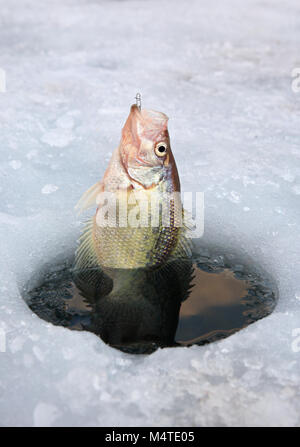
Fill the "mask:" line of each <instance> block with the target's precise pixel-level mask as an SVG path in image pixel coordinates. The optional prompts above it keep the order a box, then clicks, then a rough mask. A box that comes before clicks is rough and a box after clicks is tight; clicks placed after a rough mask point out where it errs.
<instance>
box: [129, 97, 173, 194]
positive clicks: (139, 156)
mask: <svg viewBox="0 0 300 447" xmlns="http://www.w3.org/2000/svg"><path fill="white" fill-rule="evenodd" d="M120 155H121V160H122V163H123V166H124V168H125V170H126V171H127V173H128V175H129V177H130V178H131V179H132V180H134V181H135V182H137V183H138V184H140V185H141V186H142V187H144V188H149V187H151V186H155V185H156V184H158V183H159V182H160V181H161V180H165V181H166V182H167V183H168V186H169V188H168V189H170V190H174V191H179V189H180V186H179V177H178V172H177V167H176V163H175V160H174V156H173V154H172V151H171V146H170V137H169V132H168V117H167V115H165V114H164V113H161V112H156V111H154V110H146V109H142V110H140V109H139V108H138V107H137V106H136V105H133V106H131V109H130V113H129V116H128V118H127V121H126V123H125V125H124V127H123V130H122V139H121V144H120Z"/></svg>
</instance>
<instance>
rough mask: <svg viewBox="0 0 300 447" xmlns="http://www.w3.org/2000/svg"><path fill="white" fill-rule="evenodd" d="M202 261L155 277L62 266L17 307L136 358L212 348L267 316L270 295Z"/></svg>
mask: <svg viewBox="0 0 300 447" xmlns="http://www.w3.org/2000/svg"><path fill="white" fill-rule="evenodd" d="M203 259H204V257H203V256H202V257H201V256H198V255H196V254H194V255H193V257H192V258H191V260H187V259H185V260H184V259H180V260H177V261H172V262H167V263H166V264H165V265H163V266H161V267H160V268H156V269H149V268H147V269H142V268H139V269H128V270H127V269H107V268H106V269H105V272H104V271H103V270H100V269H99V268H97V269H87V270H81V271H78V270H75V271H74V270H72V269H71V268H70V264H68V265H64V266H61V268H60V269H59V268H57V269H56V270H55V271H53V270H52V273H48V274H46V275H45V276H44V278H43V279H42V284H41V285H39V286H38V287H36V288H34V289H32V288H31V289H30V288H29V290H30V291H29V292H27V293H26V294H25V299H26V301H27V302H28V305H29V307H30V308H31V309H32V311H34V312H35V313H36V314H37V315H38V316H40V317H41V318H43V319H45V320H46V321H50V322H52V323H53V324H55V325H61V326H65V327H68V328H70V329H73V330H87V331H91V332H93V333H95V334H97V335H98V336H100V337H101V338H102V339H103V340H104V341H105V342H106V343H107V344H109V345H111V346H113V347H115V348H118V349H121V350H122V351H125V352H129V353H136V354H143V353H151V352H153V351H154V350H155V349H157V348H158V347H166V346H182V345H184V346H187V345H188V346H189V345H192V344H200V345H201V344H205V343H208V342H213V341H215V340H218V339H220V338H224V337H227V336H228V335H230V334H232V333H234V332H236V331H237V330H240V329H242V328H243V327H246V326H247V325H249V324H250V323H253V322H254V321H256V320H258V319H260V318H263V317H265V316H266V315H268V314H270V313H271V312H272V310H273V309H274V307H275V305H276V301H277V291H276V287H275V286H274V283H273V282H272V281H270V280H269V279H267V277H265V276H264V277H263V278H262V276H261V275H260V274H258V273H255V272H253V270H251V269H250V267H245V268H244V270H243V271H241V266H240V265H239V266H238V267H236V266H235V265H232V264H230V263H229V261H227V262H226V263H225V264H224V263H223V262H220V264H216V257H214V256H211V257H210V256H208V257H205V259H204V260H203Z"/></svg>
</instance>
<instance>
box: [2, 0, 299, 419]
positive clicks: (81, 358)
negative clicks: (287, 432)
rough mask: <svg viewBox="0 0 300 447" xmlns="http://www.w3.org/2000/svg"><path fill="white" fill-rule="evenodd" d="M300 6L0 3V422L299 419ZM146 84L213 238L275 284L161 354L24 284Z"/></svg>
mask: <svg viewBox="0 0 300 447" xmlns="http://www.w3.org/2000/svg"><path fill="white" fill-rule="evenodd" d="M298 17H299V2H298V0H287V1H286V2H284V3H283V2H281V1H279V0H274V1H267V0H266V1H264V2H261V1H258V0H253V1H250V0H247V1H244V2H239V1H237V0H229V1H228V2H222V1H221V0H219V1H218V0H212V1H210V2H199V1H197V0H190V1H189V2H174V1H171V0H160V1H158V0H148V1H143V2H142V1H137V0H128V1H122V2H121V1H108V0H103V1H97V2H96V1H92V0H89V1H84V0H63V1H61V0H52V1H51V2H50V0H49V1H48V2H43V3H41V2H38V1H34V0H27V1H26V2H22V3H21V2H18V1H17V0H11V1H10V2H7V1H4V0H1V4H0V23H1V26H0V67H1V69H2V70H5V74H6V92H2V93H0V126H1V132H0V192H1V208H0V238H1V258H0V272H1V273H0V420H1V424H2V425H8V426H12V425H25V426H33V425H35V426H40V425H45V426H61V425H70V426H74V425H84V426H92V425H118V426H134V425H150V426H152V425H167V426H176V425H178V426H180V425H195V426H203V425H209V426H212V425H218V426H226V425H234V426H242V425H246V426H250V425H255V426H259V425H268V426H274V425H279V426H296V425H298V426H299V425H300V416H299V415H300V399H299V397H300V391H299V390H300V339H299V337H300V335H299V328H300V305H299V296H300V289H299V275H300V261H299V249H300V243H299V223H300V207H299V193H300V127H299V119H300V93H296V92H294V91H293V90H292V88H291V85H292V77H291V73H292V70H293V69H294V68H296V67H299V66H300V59H299V51H298V50H299V39H300V27H299V22H298V20H297V19H298ZM0 90H1V89H0ZM1 91H3V89H2V90H1ZM138 91H140V92H141V93H142V101H143V106H144V107H148V108H152V109H154V110H155V109H156V110H160V111H163V112H165V113H166V114H167V115H168V116H169V117H170V122H169V129H170V135H171V141H172V148H173V152H174V154H175V158H176V161H177V165H178V167H179V172H180V177H181V183H182V189H183V190H184V191H204V193H205V233H204V237H203V238H202V244H203V245H204V246H207V247H216V248H217V249H218V250H219V252H220V253H222V252H226V253H236V254H237V256H238V258H239V259H240V260H241V263H243V260H245V259H246V260H249V259H250V260H251V259H252V261H251V262H252V263H253V264H255V265H256V266H258V267H259V268H261V269H264V270H265V271H266V272H268V273H269V274H270V275H272V276H273V278H274V279H275V281H276V284H277V286H278V289H279V297H280V298H279V303H278V306H277V308H276V309H275V311H274V313H273V314H272V315H270V316H269V317H267V318H265V319H263V320H260V321H259V322H257V323H255V324H253V325H251V326H249V327H248V328H247V329H245V330H243V331H240V332H238V333H236V334H235V335H232V336H230V337H228V338H227V339H225V340H222V341H220V342H216V343H213V344H210V345H207V346H204V347H198V346H193V347H191V348H176V349H163V350H158V351H157V352H155V353H154V354H152V355H150V356H132V355H127V354H124V353H121V352H119V351H117V350H114V349H112V348H110V347H108V346H106V345H105V344H104V343H103V342H102V341H101V340H100V339H98V338H97V337H96V336H95V335H93V334H91V333H87V332H76V331H70V330H68V329H65V328H62V327H54V326H52V325H51V324H49V323H46V322H45V321H42V320H40V319H39V318H38V317H37V316H36V315H35V314H33V313H32V312H31V311H30V309H29V308H28V307H27V305H26V303H25V302H24V301H23V299H22V297H21V292H22V289H23V287H24V286H26V284H27V283H28V281H37V280H38V277H39V275H40V274H41V273H42V272H45V271H48V270H49V269H50V268H53V266H55V264H56V263H58V262H60V261H62V260H64V259H67V258H68V257H70V256H72V254H73V253H74V250H75V247H76V239H77V237H78V235H79V232H80V222H79V221H78V218H77V216H76V214H75V213H74V210H73V207H74V205H75V203H76V201H77V200H78V198H79V197H80V195H81V193H82V192H83V191H84V190H86V189H87V188H88V187H89V186H91V185H92V184H93V183H95V182H96V181H97V180H98V179H100V177H101V176H102V174H103V172H104V169H105V167H106V165H107V163H108V160H109V159H110V156H111V152H112V150H113V149H114V147H115V146H116V145H117V144H118V141H119V138H120V131H121V126H122V125H123V123H124V120H125V118H126V116H127V113H128V111H129V106H130V104H131V103H132V102H133V101H134V96H135V94H136V92H138ZM3 351H5V352H3Z"/></svg>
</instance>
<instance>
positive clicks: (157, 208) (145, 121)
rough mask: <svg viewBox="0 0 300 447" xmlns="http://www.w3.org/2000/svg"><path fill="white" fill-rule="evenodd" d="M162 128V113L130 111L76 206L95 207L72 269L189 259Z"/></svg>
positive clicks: (165, 132)
mask: <svg viewBox="0 0 300 447" xmlns="http://www.w3.org/2000/svg"><path fill="white" fill-rule="evenodd" d="M167 124H168V117H167V116H166V115H165V114H164V113H161V112H156V111H152V110H145V109H142V110H140V108H139V107H137V105H132V106H131V110H130V113H129V116H128V118H127V121H126V123H125V125H124V127H123V130H122V137H121V141H120V144H119V146H118V148H117V149H116V150H115V151H114V152H113V154H112V158H111V160H110V163H109V165H108V167H107V169H106V171H105V173H104V176H103V178H102V180H101V181H100V182H97V183H96V184H95V185H94V186H92V187H91V188H90V189H89V190H88V191H87V192H86V193H85V194H84V195H83V196H82V198H81V199H80V201H79V203H78V205H77V209H79V210H80V211H83V210H85V209H87V208H89V207H90V206H93V205H94V206H95V205H97V210H96V214H95V216H94V217H93V218H92V219H91V220H90V221H89V222H88V224H87V226H86V228H85V230H84V232H83V234H82V236H81V239H80V246H79V248H78V250H77V253H76V263H75V268H76V269H77V270H84V269H93V268H95V267H97V266H100V267H102V268H110V269H138V268H148V267H151V268H152V267H158V266H160V265H162V264H164V263H165V262H166V261H168V260H170V259H176V258H178V257H187V256H190V253H191V252H190V243H189V240H188V238H187V237H186V229H185V227H184V225H183V219H182V217H183V211H182V205H181V200H180V182H179V176H178V171H177V167H176V163H175V160H174V156H173V154H172V151H171V146H170V138H169V132H168V127H167ZM141 197H142V199H141V200H140V198H141ZM170 198H171V199H170ZM161 208H163V209H166V210H167V212H165V213H161ZM124 210H125V211H124ZM162 214H164V216H162ZM105 216H106V218H107V216H109V217H108V218H107V219H106V220H104V217H105ZM124 216H125V217H124ZM166 216H167V218H166ZM132 222H133V223H134V224H132Z"/></svg>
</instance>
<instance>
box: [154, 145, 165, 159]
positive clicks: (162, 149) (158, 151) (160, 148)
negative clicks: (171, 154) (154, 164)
mask: <svg viewBox="0 0 300 447" xmlns="http://www.w3.org/2000/svg"><path fill="white" fill-rule="evenodd" d="M155 153H156V155H157V156H158V157H163V156H164V155H166V153H167V145H166V143H163V142H162V143H158V144H157V145H156V146H155Z"/></svg>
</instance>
